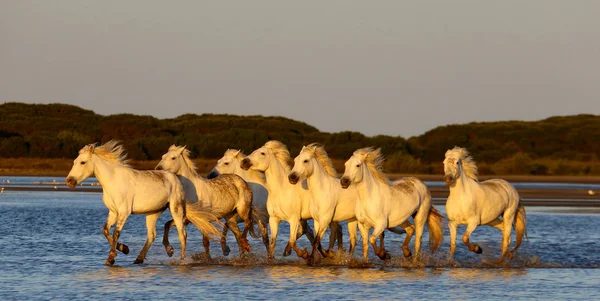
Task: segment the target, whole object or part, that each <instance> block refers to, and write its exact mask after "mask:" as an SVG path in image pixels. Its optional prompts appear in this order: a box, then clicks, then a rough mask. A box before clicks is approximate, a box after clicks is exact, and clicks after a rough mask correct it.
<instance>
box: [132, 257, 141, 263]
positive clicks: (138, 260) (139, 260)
mask: <svg viewBox="0 0 600 301" xmlns="http://www.w3.org/2000/svg"><path fill="white" fill-rule="evenodd" d="M142 263H144V260H143V259H139V258H136V259H135V261H134V262H133V264H142Z"/></svg>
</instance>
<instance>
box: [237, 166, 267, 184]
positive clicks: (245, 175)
mask: <svg viewBox="0 0 600 301" xmlns="http://www.w3.org/2000/svg"><path fill="white" fill-rule="evenodd" d="M236 166H237V167H236V168H235V172H234V173H235V174H237V175H238V176H240V177H242V179H244V180H245V181H246V182H252V183H257V184H260V185H263V186H266V184H267V183H266V182H265V179H263V177H262V175H261V173H260V171H256V170H243V169H241V168H240V167H239V166H240V164H239V163H238V164H236Z"/></svg>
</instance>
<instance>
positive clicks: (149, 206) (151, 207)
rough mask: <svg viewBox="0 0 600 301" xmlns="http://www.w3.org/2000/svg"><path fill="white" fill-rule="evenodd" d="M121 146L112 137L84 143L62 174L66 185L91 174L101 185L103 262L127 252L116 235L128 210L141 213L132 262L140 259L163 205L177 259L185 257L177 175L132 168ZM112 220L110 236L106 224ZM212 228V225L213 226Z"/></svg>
mask: <svg viewBox="0 0 600 301" xmlns="http://www.w3.org/2000/svg"><path fill="white" fill-rule="evenodd" d="M125 157H126V154H125V150H124V148H123V147H122V146H121V145H119V144H118V143H117V142H116V141H112V140H111V141H109V142H107V143H105V144H103V145H101V146H98V147H96V146H95V145H93V144H90V145H86V146H85V147H83V148H82V149H81V150H80V151H79V156H78V157H77V158H76V159H75V161H74V162H73V168H71V171H70V172H69V175H68V176H67V178H66V183H67V185H69V187H75V186H77V184H78V183H80V182H81V181H83V180H85V179H86V178H88V177H90V176H92V175H94V176H96V178H97V179H98V182H100V184H101V185H102V190H103V193H102V201H103V202H104V205H105V206H106V207H107V208H108V210H109V212H108V217H107V219H106V223H105V225H104V227H103V229H102V232H103V234H104V236H105V237H106V239H107V240H108V243H109V244H110V245H111V248H110V252H109V255H108V259H107V260H106V264H107V265H113V264H114V262H115V257H116V256H117V253H116V250H117V249H118V250H119V251H121V252H123V253H125V254H127V253H129V248H128V247H127V246H126V245H124V244H120V243H119V242H118V241H119V235H120V234H121V231H122V229H123V226H124V225H125V222H126V221H127V218H128V217H129V215H131V214H145V215H146V228H147V230H148V239H147V241H146V244H145V245H144V247H143V248H142V251H141V252H140V254H139V256H138V257H137V259H136V260H135V263H142V262H143V261H144V259H145V257H146V253H147V251H148V249H149V248H150V245H151V244H152V242H153V241H154V239H155V238H156V221H157V219H158V217H159V216H160V215H161V214H162V213H163V212H164V211H165V210H166V209H167V207H168V208H169V209H170V211H171V215H172V216H173V220H174V221H175V224H176V225H177V226H178V227H177V229H178V230H179V231H178V232H179V240H180V242H181V259H184V258H185V246H186V231H185V229H184V228H183V227H182V226H183V220H184V217H185V206H184V194H183V188H182V186H181V183H180V182H179V179H178V178H177V176H175V175H174V174H173V173H171V172H168V171H156V170H150V171H138V170H134V169H132V168H131V167H129V165H128V164H127V161H126V160H125ZM115 223H116V227H115V229H114V231H113V235H112V237H111V236H110V228H112V226H113V225H114V224H115ZM215 230H216V229H215Z"/></svg>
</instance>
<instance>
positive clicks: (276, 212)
mask: <svg viewBox="0 0 600 301" xmlns="http://www.w3.org/2000/svg"><path fill="white" fill-rule="evenodd" d="M290 161H291V158H290V152H289V151H288V149H287V147H286V146H285V145H284V144H283V143H281V142H279V141H276V140H271V141H268V142H267V143H265V145H263V146H262V147H261V148H259V149H257V150H255V151H254V152H252V153H251V154H250V155H248V156H247V157H246V158H244V160H242V163H241V164H240V167H241V168H242V169H245V170H249V169H251V170H257V171H261V172H264V173H265V176H266V179H267V189H268V190H269V197H268V199H267V211H268V212H269V228H270V230H271V242H270V244H269V254H268V256H269V258H273V257H274V253H275V244H276V241H277V232H278V231H279V223H280V222H281V221H282V220H283V221H287V222H288V223H289V224H290V239H289V244H288V245H287V246H286V248H285V251H284V256H287V255H289V254H290V252H291V249H292V248H293V249H294V251H296V254H297V255H298V256H299V257H302V258H304V259H307V258H308V252H306V249H304V250H300V248H299V247H298V246H297V245H296V240H297V238H298V237H300V236H301V235H302V234H303V233H306V234H307V237H308V239H309V240H310V242H311V244H312V243H313V240H314V239H313V238H314V237H311V235H310V234H309V232H307V229H309V228H308V224H307V223H306V220H308V219H310V218H311V215H310V211H309V202H310V199H311V194H310V192H309V191H308V190H307V188H306V187H304V186H303V185H292V184H290V182H289V181H288V174H289V172H290V169H291V168H290ZM299 226H302V227H301V228H302V232H301V233H298V227H299Z"/></svg>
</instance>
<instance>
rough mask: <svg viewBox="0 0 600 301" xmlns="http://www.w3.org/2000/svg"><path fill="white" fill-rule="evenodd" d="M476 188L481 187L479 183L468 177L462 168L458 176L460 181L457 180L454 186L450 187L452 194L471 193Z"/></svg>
mask: <svg viewBox="0 0 600 301" xmlns="http://www.w3.org/2000/svg"><path fill="white" fill-rule="evenodd" d="M474 186H479V183H477V181H475V180H473V179H471V178H470V177H469V176H467V174H466V173H465V171H464V170H463V169H462V168H461V169H460V174H459V176H458V179H456V182H455V183H454V186H452V187H450V193H452V192H453V191H454V192H457V193H462V192H466V191H471V190H472V189H473V188H474Z"/></svg>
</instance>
